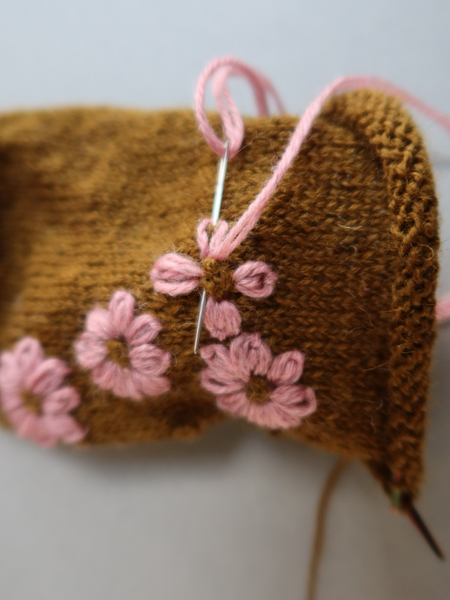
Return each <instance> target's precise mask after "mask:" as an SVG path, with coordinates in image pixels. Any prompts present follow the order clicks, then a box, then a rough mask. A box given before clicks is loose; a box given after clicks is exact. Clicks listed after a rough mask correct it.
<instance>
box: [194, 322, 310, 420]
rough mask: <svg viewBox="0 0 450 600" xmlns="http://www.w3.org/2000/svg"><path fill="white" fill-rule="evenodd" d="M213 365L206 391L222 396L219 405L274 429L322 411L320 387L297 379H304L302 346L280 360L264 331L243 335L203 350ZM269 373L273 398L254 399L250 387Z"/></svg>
mask: <svg viewBox="0 0 450 600" xmlns="http://www.w3.org/2000/svg"><path fill="white" fill-rule="evenodd" d="M200 354H201V356H202V358H203V359H204V360H205V362H206V364H207V368H206V369H204V370H203V372H202V375H201V379H202V385H203V387H204V388H205V389H207V390H208V391H210V392H211V393H213V394H214V395H215V396H216V403H217V406H218V407H219V408H220V409H221V410H223V411H225V412H229V413H232V414H235V415H238V416H240V417H244V418H246V419H247V420H249V421H251V422H252V423H256V424H257V425H260V426H262V427H268V428H270V429H286V428H290V427H298V426H299V425H300V423H301V421H302V419H303V418H304V417H306V416H307V415H310V414H311V413H313V412H314V411H315V410H316V406H317V402H316V397H315V394H314V390H313V389H312V388H310V387H305V386H303V385H299V384H297V383H296V382H297V381H298V379H299V378H300V377H301V375H302V372H303V365H304V360H305V358H304V355H303V354H302V353H301V352H298V351H297V350H293V351H290V352H284V353H283V354H280V355H279V356H276V357H275V358H274V357H273V356H272V353H271V351H270V348H269V347H268V346H267V344H265V343H264V342H263V341H262V339H261V335H260V334H259V333H252V334H242V335H240V336H239V337H237V338H234V339H233V340H232V341H231V344H230V348H226V347H225V346H222V345H221V344H212V345H210V346H204V347H203V348H201V350H200ZM256 376H260V377H264V378H265V379H266V381H267V384H268V386H269V388H270V393H269V398H268V401H267V402H264V403H256V402H251V401H250V400H249V399H248V397H247V395H246V391H245V389H246V385H247V384H248V383H249V382H251V380H252V378H254V377H256Z"/></svg>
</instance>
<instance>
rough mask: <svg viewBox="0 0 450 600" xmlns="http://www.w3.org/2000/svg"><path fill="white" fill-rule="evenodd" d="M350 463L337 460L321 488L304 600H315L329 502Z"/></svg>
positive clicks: (341, 459) (344, 460) (345, 459)
mask: <svg viewBox="0 0 450 600" xmlns="http://www.w3.org/2000/svg"><path fill="white" fill-rule="evenodd" d="M350 462H351V461H350V460H349V459H347V458H339V459H338V460H337V461H336V463H335V465H334V467H333V468H332V470H331V471H330V473H329V475H328V477H327V479H326V481H325V485H324V486H323V489H322V493H321V495H320V500H319V506H318V507H317V514H316V526H315V532H314V542H313V548H312V553H311V560H310V564H309V573H308V587H307V591H306V598H305V600H316V597H317V595H316V594H317V581H318V574H319V567H320V562H321V559H322V555H323V549H324V543H325V531H326V525H327V514H328V509H329V506H330V500H331V497H332V495H333V492H334V490H335V489H336V485H337V484H338V482H339V479H340V477H341V475H342V473H343V472H344V471H345V469H346V468H347V466H348V465H349V463H350Z"/></svg>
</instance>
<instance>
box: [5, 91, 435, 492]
mask: <svg viewBox="0 0 450 600" xmlns="http://www.w3.org/2000/svg"><path fill="white" fill-rule="evenodd" d="M296 121H297V119H296V118H293V117H289V116H283V117H272V118H257V119H247V120H246V123H245V126H246V137H245V141H244V144H243V148H242V150H241V151H240V152H239V153H238V155H237V156H236V157H235V158H234V159H233V160H231V161H230V164H229V168H228V173H227V179H226V184H225V192H224V202H223V209H222V216H223V218H225V219H227V220H229V221H233V220H234V219H236V218H237V217H239V216H240V215H241V214H242V212H243V211H244V210H245V208H246V207H247V206H248V205H249V204H250V202H251V201H252V200H253V199H254V197H255V196H256V194H257V193H258V191H259V190H260V189H261V188H262V187H263V185H264V183H265V181H266V179H267V178H268V177H269V175H270V173H271V168H272V167H273V166H274V164H276V162H277V160H278V158H279V157H280V155H281V154H282V152H283V150H284V148H285V146H286V143H287V142H288V140H289V137H290V135H291V132H292V131H293V129H294V127H295V124H296ZM213 122H215V124H216V126H218V125H219V123H218V119H217V118H216V120H215V121H214V118H213ZM216 168H217V157H216V155H215V154H214V153H213V152H212V151H211V150H210V149H209V147H208V146H207V145H206V144H205V142H204V141H203V138H202V137H201V135H200V134H199V132H198V131H197V127H196V123H195V120H194V115H193V113H192V112H191V111H183V110H181V111H164V112H154V113H145V112H141V111H137V110H119V109H109V108H93V109H91V108H83V109H78V108H75V109H64V110H52V111H36V112H18V113H12V114H6V115H3V116H1V117H0V347H1V349H9V348H11V347H12V346H13V345H14V344H15V342H16V341H17V340H18V339H20V338H21V337H23V336H24V335H31V336H33V337H36V338H37V339H38V340H40V342H41V344H42V345H43V347H44V349H45V351H46V354H47V355H48V356H56V357H59V358H62V359H63V360H65V361H66V362H67V363H68V364H69V365H70V367H71V368H72V374H71V375H70V376H69V377H68V383H69V384H70V385H73V386H74V387H76V388H77V390H78V391H79V392H80V394H81V396H82V403H81V405H80V406H79V408H77V409H76V411H75V412H74V415H75V417H76V419H77V421H78V422H80V423H81V424H82V425H84V426H86V427H87V428H88V435H87V437H86V439H85V443H86V444H105V443H116V442H137V441H142V440H155V439H160V438H171V437H172V438H189V437H192V436H196V435H198V434H200V433H201V432H202V431H203V430H204V429H205V427H207V426H209V425H211V424H213V423H216V422H218V421H220V420H221V419H224V418H226V417H225V415H224V414H222V413H221V412H220V411H219V410H218V409H217V408H216V406H215V402H214V397H213V396H212V395H211V394H210V393H209V392H207V391H206V390H205V389H203V388H202V387H201V385H200V379H199V373H200V371H201V370H202V368H203V367H204V365H203V362H202V359H201V358H200V357H199V356H195V355H193V353H192V343H193V336H194V329H195V321H196V315H197V309H198V294H197V293H196V292H194V293H192V294H190V295H188V296H179V297H176V298H172V297H169V296H164V295H159V294H156V293H155V292H154V290H153V288H152V285H151V283H150V281H149V270H150V269H151V267H152V265H153V263H154V261H155V259H156V258H158V257H159V256H161V255H162V254H164V253H165V252H167V251H179V252H183V253H187V254H189V255H190V256H192V257H193V258H194V259H195V260H198V249H197V245H196V242H195V240H194V235H195V230H196V225H197V222H198V220H199V219H200V218H202V217H205V216H208V215H209V213H210V208H211V203H212V197H213V192H214V185H215V177H216ZM437 248H438V231H437V212H436V197H435V192H434V187H433V177H432V173H431V169H430V165H429V162H428V159H427V156H426V152H425V149H424V146H423V142H422V139H421V137H420V135H419V133H418V132H417V129H416V127H415V125H414V124H413V122H412V120H411V118H410V116H409V115H408V113H407V112H406V111H405V110H404V109H403V108H402V107H401V106H400V104H399V102H398V101H397V100H395V99H393V98H390V97H388V96H386V95H384V94H382V93H379V92H374V91H370V90H359V91H356V92H351V93H347V94H343V95H341V96H338V97H335V98H333V99H332V100H330V101H329V102H328V104H327V105H326V107H325V109H324V111H323V112H322V114H321V116H320V117H319V118H318V119H317V121H316V123H315V125H314V128H313V131H312V132H311V135H310V136H309V139H308V140H307V142H306V143H305V144H304V146H303V148H302V149H301V151H300V153H299V156H298V157H297V159H296V161H295V163H294V165H293V166H292V168H291V169H290V170H289V172H288V173H287V174H286V176H285V177H284V179H283V180H282V182H281V184H280V186H279V188H278V190H277V192H276V194H275V195H274V197H273V198H272V200H271V201H270V202H269V204H268V206H267V207H266V209H265V211H264V213H263V215H262V217H261V219H260V221H259V222H258V224H257V225H256V227H255V228H254V230H253V231H252V232H251V234H250V235H249V236H248V238H247V239H246V240H245V241H244V242H243V243H242V244H241V246H240V247H239V248H238V249H237V250H236V251H234V252H233V253H232V255H231V256H230V258H229V259H227V260H226V261H224V263H223V264H222V265H221V266H220V269H219V271H220V272H218V273H211V274H210V275H209V281H208V282H207V284H208V285H209V289H210V291H211V292H212V291H214V290H215V296H216V297H220V294H221V290H220V286H221V282H223V281H226V280H227V278H229V273H230V272H231V271H232V270H233V269H235V268H236V266H238V265H240V264H242V263H244V262H245V261H247V260H263V261H265V262H266V263H268V264H270V265H271V266H272V268H273V269H274V270H275V271H276V273H277V275H278V282H277V286H276V290H275V293H274V294H273V295H272V296H270V297H268V298H266V299H264V300H255V299H252V298H248V297H245V296H242V295H239V294H237V293H232V299H233V301H234V302H235V303H236V304H237V306H238V308H239V311H240V313H241V315H242V329H243V331H245V332H261V333H262V336H263V339H264V340H265V341H266V342H267V343H268V344H269V346H270V347H271V349H272V350H273V352H274V353H276V354H278V353H281V352H284V351H287V350H291V349H294V348H295V349H299V350H301V351H302V352H304V353H305V354H306V363H305V370H304V373H303V377H302V383H304V384H305V385H308V386H311V387H313V388H314V390H315V393H316V397H317V401H318V408H317V411H316V412H315V413H314V414H313V415H312V416H310V417H308V418H307V419H305V420H304V422H303V423H302V425H301V426H300V427H299V428H298V429H294V430H289V431H288V432H285V435H289V436H292V437H295V438H297V439H300V440H302V441H305V442H308V443H310V444H313V445H315V446H317V447H319V448H324V449H326V450H329V451H332V452H337V453H340V454H342V455H345V456H349V457H354V458H359V459H361V460H363V461H365V462H366V463H367V464H368V465H369V466H370V468H371V469H372V471H373V473H374V474H375V475H376V476H377V477H378V478H379V479H380V480H381V482H382V484H383V485H384V487H385V489H386V490H387V491H389V490H390V488H391V487H392V485H393V476H394V475H395V474H400V475H401V477H402V479H401V482H400V483H398V484H396V485H397V487H400V488H401V489H402V490H403V491H404V492H406V493H407V494H409V495H411V497H414V496H415V495H416V494H417V492H418V490H419V486H420V481H421V477H422V470H423V466H422V448H423V439H424V430H425V422H426V412H425V411H426V402H427V398H428V387H429V367H430V357H431V352H432V345H433V341H434V337H435V317H434V309H435V286H436V277H437ZM117 289H124V290H127V291H129V292H131V293H132V294H133V295H134V297H135V298H136V299H137V303H136V306H137V307H138V312H141V313H146V312H151V313H152V314H155V315H156V316H157V317H158V318H159V319H160V320H161V321H162V323H163V324H164V329H163V330H162V331H161V333H160V334H159V336H158V345H159V346H161V347H162V348H163V349H165V350H168V351H169V352H170V353H171V354H172V356H173V360H172V366H171V368H170V371H169V372H168V373H167V376H168V377H170V379H171V382H172V388H171V390H170V391H169V392H167V393H166V394H163V395H161V396H159V397H148V398H145V399H144V400H143V401H141V402H133V401H130V400H129V399H124V398H118V397H115V396H114V395H113V394H111V393H109V392H107V391H104V390H101V389H99V388H98V387H97V386H95V385H94V384H93V383H92V381H91V377H90V374H89V373H88V372H86V371H84V370H82V369H80V367H79V366H77V364H76V361H75V356H74V351H73V343H74V341H75V340H76V339H77V337H78V336H79V335H80V333H81V331H82V329H83V326H84V318H85V315H86V313H87V311H89V310H90V309H91V308H93V307H94V306H96V305H100V306H106V305H107V303H108V301H109V300H110V298H111V296H112V294H113V292H114V291H115V290H117ZM210 342H211V338H210V337H209V334H208V332H207V331H206V329H204V331H203V332H202V339H201V344H202V345H203V344H206V343H210ZM2 419H3V423H4V424H5V425H6V426H7V425H8V422H7V419H6V418H5V417H3V418H2Z"/></svg>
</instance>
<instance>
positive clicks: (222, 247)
mask: <svg viewBox="0 0 450 600" xmlns="http://www.w3.org/2000/svg"><path fill="white" fill-rule="evenodd" d="M236 62H239V61H236V59H234V58H233V57H224V58H221V59H217V60H215V61H213V62H212V63H210V65H208V66H207V68H206V69H205V71H204V72H203V73H202V75H201V76H200V79H199V82H198V85H197V91H196V110H197V119H198V122H199V125H200V129H201V130H202V132H203V135H204V136H205V139H206V141H207V142H208V144H209V145H210V146H211V148H212V149H213V150H214V151H215V152H216V153H217V154H219V155H220V156H222V155H223V153H224V145H223V143H222V142H221V141H220V140H218V138H217V137H216V136H215V134H214V132H213V131H212V129H211V127H210V126H209V123H208V121H207V118H206V113H205V110H204V97H205V88H206V84H207V82H208V79H209V78H210V77H211V76H212V75H213V74H214V73H215V72H216V71H217V70H218V69H219V68H221V69H230V68H231V69H232V68H234V66H235V64H236ZM247 68H248V67H247ZM356 87H370V88H375V89H380V90H383V91H385V92H388V93H390V94H393V95H394V96H397V97H399V98H401V99H402V100H404V101H406V102H408V103H409V104H411V105H412V106H413V107H414V108H416V109H418V110H420V111H422V112H423V113H424V114H426V115H427V116H429V117H431V118H432V119H434V120H435V121H437V122H438V123H439V124H440V125H441V126H442V127H444V128H445V129H447V130H448V131H450V119H449V118H448V117H447V116H446V115H444V114H442V113H440V112H439V111H437V110H435V109H434V108H432V107H431V106H429V105H428V104H426V103H425V102H422V101H421V100H419V99H418V98H416V97H415V96H413V95H412V94H409V93H407V92H405V91H404V90H402V89H400V88H398V87H396V86H394V85H392V84H391V83H389V82H387V81H384V80H383V79H379V78H377V77H365V76H354V77H341V78H339V79H337V80H336V81H334V82H333V83H331V84H330V85H329V86H328V87H326V88H325V89H324V90H323V91H322V92H321V93H320V94H319V95H318V96H317V98H316V99H315V100H313V102H312V103H311V104H310V105H309V106H308V108H307V109H306V111H305V113H304V115H303V117H302V118H301V120H300V122H299V124H298V125H297V127H296V129H295V131H294V133H293V135H292V137H291V140H290V142H289V144H288V146H287V148H286V150H285V152H284V154H283V156H282V157H281V159H280V161H279V163H278V164H277V166H276V168H275V170H274V172H273V174H272V177H271V178H270V179H269V181H268V182H267V184H266V186H265V187H264V188H263V189H262V190H261V192H260V193H259V194H258V196H257V197H256V198H255V200H254V201H253V202H252V204H250V206H249V207H248V209H247V210H246V211H245V212H244V214H243V215H242V216H241V218H240V219H239V220H238V222H237V223H236V224H235V225H234V226H233V227H232V228H231V229H230V230H229V231H226V230H225V228H224V227H222V228H220V230H219V228H216V230H215V231H214V233H213V235H212V238H211V240H210V244H209V250H208V255H207V256H209V257H210V258H215V259H217V260H224V259H225V258H227V256H229V255H230V254H231V252H233V250H234V249H235V248H236V247H237V246H238V245H239V244H240V243H241V242H242V240H244V239H245V238H246V237H247V235H248V233H249V232H250V231H251V229H252V228H253V227H254V226H255V224H256V222H257V221H258V219H259V217H260V216H261V213H262V211H263V210H264V207H265V206H266V204H267V202H268V201H269V200H270V198H271V197H272V196H273V194H274V192H275V190H276V188H277V187H278V184H279V183H280V181H281V179H282V178H283V176H284V174H285V173H286V171H287V170H288V169H289V167H290V166H291V164H292V162H293V161H294V159H295V157H296V156H297V154H298V152H299V150H300V148H301V146H302V144H303V142H304V140H305V139H306V137H307V136H308V134H309V132H310V130H311V126H312V124H313V122H314V120H315V118H316V117H317V115H318V114H319V112H320V110H321V109H322V106H323V105H324V103H325V102H326V101H327V100H328V98H329V97H330V96H332V95H333V94H337V93H339V92H342V91H344V90H346V89H351V88H356ZM221 115H222V112H221ZM233 118H234V120H236V116H235V115H234V116H233ZM227 136H228V132H227ZM237 141H238V138H237V137H236V138H233V150H234V153H235V152H237V148H236V144H237ZM230 143H231V139H230ZM231 156H232V155H231Z"/></svg>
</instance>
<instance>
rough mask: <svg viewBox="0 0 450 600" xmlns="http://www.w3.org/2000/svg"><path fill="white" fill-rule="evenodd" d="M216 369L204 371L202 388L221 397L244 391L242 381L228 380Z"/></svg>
mask: <svg viewBox="0 0 450 600" xmlns="http://www.w3.org/2000/svg"><path fill="white" fill-rule="evenodd" d="M218 371H219V370H217V369H215V368H208V369H204V370H203V371H202V372H201V375H200V378H201V382H202V386H203V387H204V388H205V390H208V392H211V393H212V394H215V395H216V396H220V395H222V394H234V393H236V392H241V391H243V389H244V384H243V382H242V381H241V380H240V379H237V378H235V379H231V377H230V378H229V379H228V378H226V377H225V376H224V375H223V374H221V373H220V372H218Z"/></svg>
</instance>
